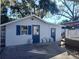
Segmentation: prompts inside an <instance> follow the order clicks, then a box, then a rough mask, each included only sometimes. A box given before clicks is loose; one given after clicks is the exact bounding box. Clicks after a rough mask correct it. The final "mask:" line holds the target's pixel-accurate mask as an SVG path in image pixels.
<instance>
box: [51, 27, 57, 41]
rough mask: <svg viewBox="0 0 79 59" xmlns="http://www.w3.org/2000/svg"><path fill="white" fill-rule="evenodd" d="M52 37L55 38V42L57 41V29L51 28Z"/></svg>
mask: <svg viewBox="0 0 79 59" xmlns="http://www.w3.org/2000/svg"><path fill="white" fill-rule="evenodd" d="M51 37H52V38H53V41H54V42H55V41H56V29H55V28H51Z"/></svg>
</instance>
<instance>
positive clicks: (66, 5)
mask: <svg viewBox="0 0 79 59" xmlns="http://www.w3.org/2000/svg"><path fill="white" fill-rule="evenodd" d="M61 2H62V3H63V4H64V5H65V6H66V8H67V9H68V10H69V11H70V12H71V14H72V15H73V11H72V10H71V9H70V8H69V6H68V5H67V3H66V1H65V0H64V2H63V1H61Z"/></svg>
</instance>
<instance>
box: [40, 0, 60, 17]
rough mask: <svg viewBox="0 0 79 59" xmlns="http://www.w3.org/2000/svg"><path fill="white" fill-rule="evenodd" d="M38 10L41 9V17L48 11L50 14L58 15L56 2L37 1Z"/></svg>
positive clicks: (49, 0)
mask: <svg viewBox="0 0 79 59" xmlns="http://www.w3.org/2000/svg"><path fill="white" fill-rule="evenodd" d="M39 6H40V9H43V13H42V17H43V16H45V15H46V13H47V12H48V11H50V12H51V13H52V15H53V14H54V13H58V11H59V10H58V8H57V5H56V2H55V1H54V2H52V1H51V0H40V1H39Z"/></svg>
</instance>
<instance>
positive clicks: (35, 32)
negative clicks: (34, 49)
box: [32, 25, 40, 43]
mask: <svg viewBox="0 0 79 59" xmlns="http://www.w3.org/2000/svg"><path fill="white" fill-rule="evenodd" d="M32 39H33V43H39V42H40V25H33V26H32Z"/></svg>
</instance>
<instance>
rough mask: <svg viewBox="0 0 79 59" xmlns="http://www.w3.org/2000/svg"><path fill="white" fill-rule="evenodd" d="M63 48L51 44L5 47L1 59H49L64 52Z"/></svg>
mask: <svg viewBox="0 0 79 59" xmlns="http://www.w3.org/2000/svg"><path fill="white" fill-rule="evenodd" d="M65 51H66V49H65V48H61V47H59V46H58V45H57V44H56V43H52V44H33V45H32V44H31V45H19V46H12V47H6V48H5V49H4V51H3V52H2V53H1V55H0V58H1V59H49V58H51V57H54V56H56V55H59V54H61V53H63V52H65Z"/></svg>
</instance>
